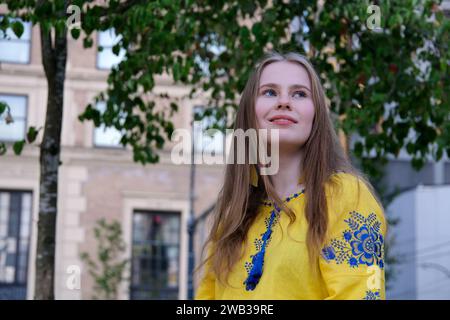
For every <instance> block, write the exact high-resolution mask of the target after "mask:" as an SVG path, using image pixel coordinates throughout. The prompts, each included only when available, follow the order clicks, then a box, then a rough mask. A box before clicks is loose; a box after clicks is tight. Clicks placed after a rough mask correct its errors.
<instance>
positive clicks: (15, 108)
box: [0, 94, 27, 142]
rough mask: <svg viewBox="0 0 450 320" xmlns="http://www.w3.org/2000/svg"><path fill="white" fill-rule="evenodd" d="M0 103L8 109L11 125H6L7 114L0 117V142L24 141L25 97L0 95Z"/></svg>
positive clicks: (25, 121)
mask: <svg viewBox="0 0 450 320" xmlns="http://www.w3.org/2000/svg"><path fill="white" fill-rule="evenodd" d="M0 101H1V102H4V103H6V104H7V105H8V106H9V108H10V113H11V116H12V119H13V122H12V123H9V124H7V123H6V116H7V114H8V112H7V111H6V110H5V112H3V113H2V114H1V115H0V141H11V142H12V141H17V140H22V139H25V134H26V127H27V97H26V96H18V95H9V94H0Z"/></svg>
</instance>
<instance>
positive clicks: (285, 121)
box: [270, 119, 295, 125]
mask: <svg viewBox="0 0 450 320" xmlns="http://www.w3.org/2000/svg"><path fill="white" fill-rule="evenodd" d="M270 122H271V123H275V124H278V125H290V124H294V123H295V122H294V121H291V120H288V119H275V120H272V121H270Z"/></svg>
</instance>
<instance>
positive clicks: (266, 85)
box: [259, 83, 311, 91]
mask: <svg viewBox="0 0 450 320" xmlns="http://www.w3.org/2000/svg"><path fill="white" fill-rule="evenodd" d="M262 87H274V88H279V87H280V86H279V85H277V84H276V83H265V84H263V85H261V86H260V87H259V88H262ZM296 88H303V89H306V90H308V91H311V89H309V88H308V87H307V86H304V85H302V84H293V85H291V86H290V87H289V89H296Z"/></svg>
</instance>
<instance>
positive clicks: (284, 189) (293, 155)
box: [271, 148, 304, 199]
mask: <svg viewBox="0 0 450 320" xmlns="http://www.w3.org/2000/svg"><path fill="white" fill-rule="evenodd" d="M302 157H303V153H302V149H300V150H298V149H297V150H282V149H281V148H280V150H279V169H278V172H277V173H276V174H274V175H272V176H271V179H272V183H273V185H274V187H275V190H276V192H277V194H278V196H280V197H281V198H282V199H284V198H285V197H287V196H289V195H290V194H292V193H294V192H296V191H298V190H299V189H300V188H303V187H304V186H303V185H302V184H299V179H300V177H301V174H302V167H301V163H302Z"/></svg>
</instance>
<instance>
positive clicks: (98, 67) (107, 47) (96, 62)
mask: <svg viewBox="0 0 450 320" xmlns="http://www.w3.org/2000/svg"><path fill="white" fill-rule="evenodd" d="M109 30H110V29H107V30H100V31H97V36H96V39H97V51H96V54H95V68H96V69H97V70H101V71H110V70H112V69H113V68H114V66H111V67H110V68H104V67H100V65H99V60H100V59H99V55H100V52H101V51H99V50H98V48H99V47H100V33H101V32H105V31H109ZM114 33H115V31H114ZM114 45H115V44H114ZM114 45H111V46H106V47H105V46H101V47H102V51H103V50H105V49H110V50H111V51H112V48H113V47H114ZM112 54H114V53H112ZM114 55H115V54H114ZM116 57H119V56H116ZM122 61H123V60H121V61H120V62H122ZM120 62H119V63H120Z"/></svg>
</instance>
